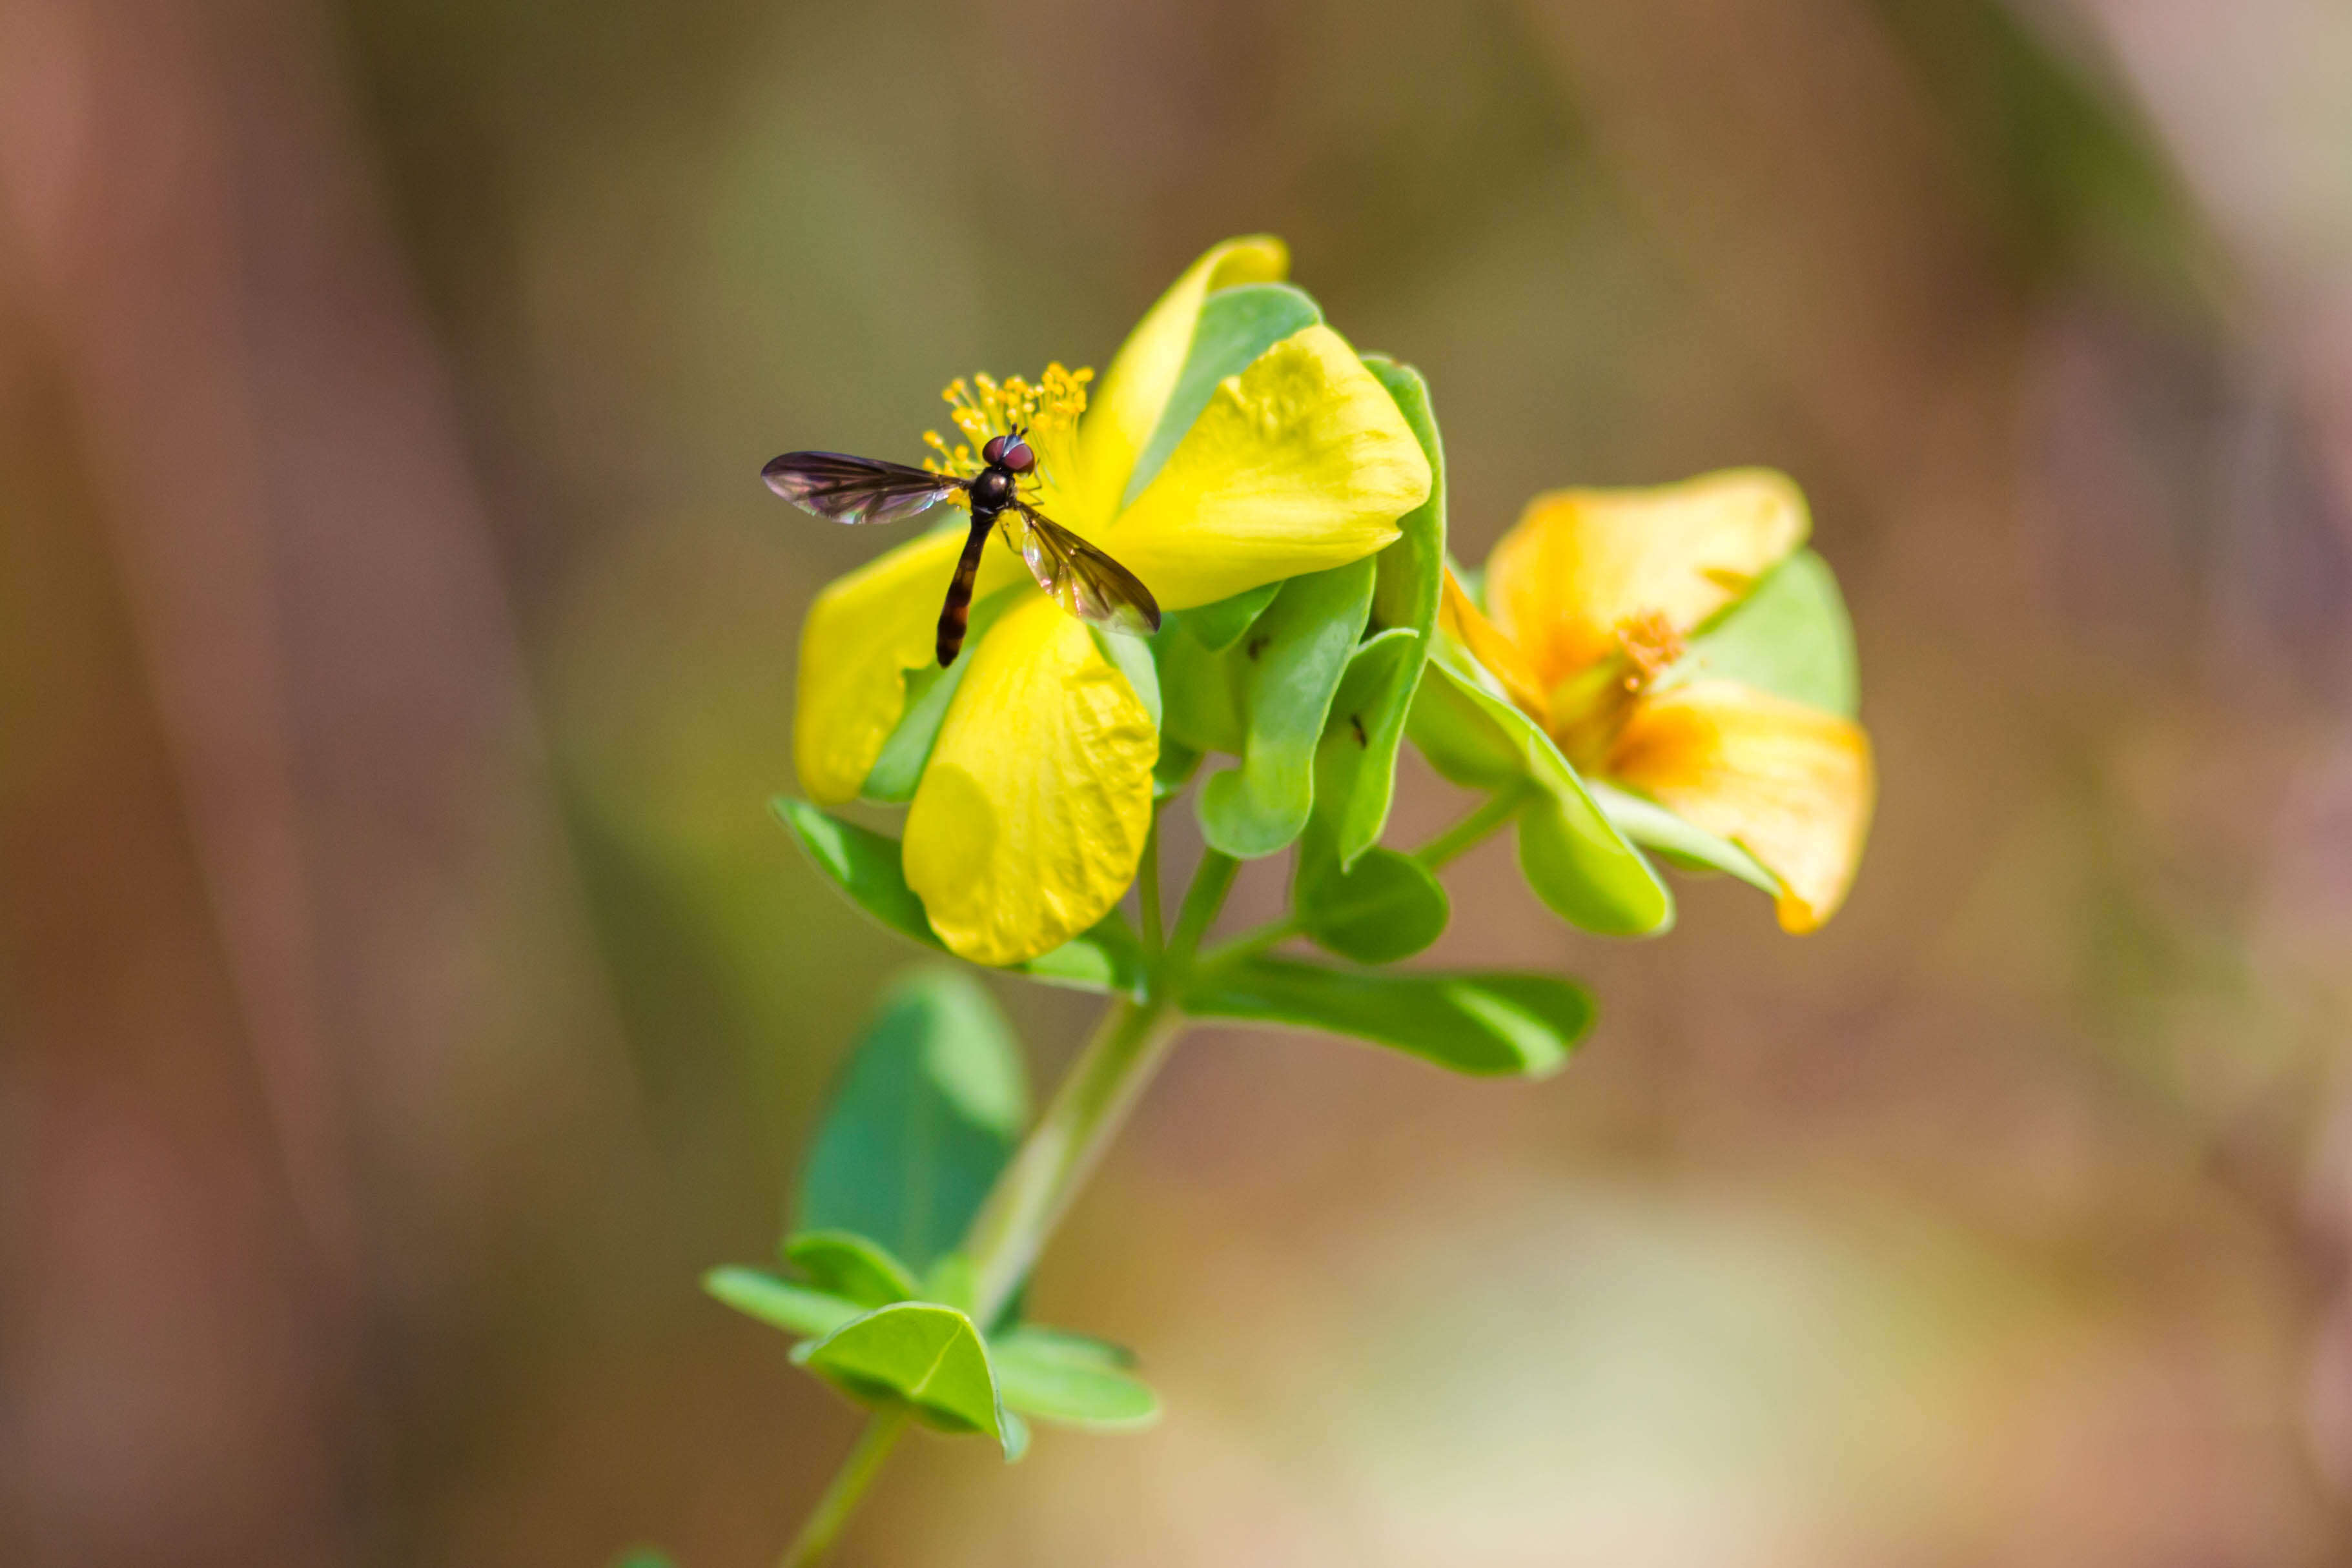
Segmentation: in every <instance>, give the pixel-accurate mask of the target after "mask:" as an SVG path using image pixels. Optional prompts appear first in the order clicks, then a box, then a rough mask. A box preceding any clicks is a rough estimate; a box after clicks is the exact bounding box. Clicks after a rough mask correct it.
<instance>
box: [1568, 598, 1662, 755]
mask: <svg viewBox="0 0 2352 1568" xmlns="http://www.w3.org/2000/svg"><path fill="white" fill-rule="evenodd" d="M1615 635H1616V641H1617V647H1616V649H1615V651H1614V652H1612V653H1610V654H1609V655H1608V656H1607V657H1605V658H1603V659H1601V660H1599V661H1597V662H1595V663H1593V664H1588V665H1586V666H1585V667H1584V668H1583V669H1581V670H1579V671H1578V672H1577V673H1576V674H1573V675H1570V677H1569V678H1568V679H1567V680H1565V681H1562V682H1561V683H1560V684H1559V685H1557V686H1555V687H1554V688H1552V694H1551V723H1550V725H1549V729H1550V730H1551V733H1552V737H1553V738H1554V739H1555V740H1557V741H1559V749H1560V754H1561V755H1562V756H1564V757H1566V758H1568V759H1569V761H1570V763H1572V764H1574V765H1575V766H1576V767H1578V768H1583V769H1586V770H1587V771H1590V770H1591V769H1593V768H1599V767H1600V766H1601V764H1602V763H1603V762H1605V761H1606V760H1607V759H1608V756H1609V748H1610V747H1612V746H1614V745H1615V744H1616V742H1617V737H1618V735H1619V733H1620V732H1622V730H1623V729H1624V727H1625V721H1626V720H1627V719H1629V718H1631V717H1632V716H1633V705H1634V704H1635V703H1636V702H1638V701H1640V700H1641V698H1642V695H1643V694H1644V693H1646V692H1647V691H1649V689H1650V688H1651V687H1652V686H1654V685H1656V684H1657V683H1658V679H1659V677H1660V676H1662V675H1664V674H1665V673H1666V672H1667V671H1668V670H1669V669H1671V668H1673V666H1674V664H1675V661H1676V660H1678V659H1680V658H1681V657H1682V656H1683V652H1684V649H1685V646H1686V645H1687V644H1686V643H1685V642H1684V639H1683V634H1682V633H1681V632H1677V631H1676V630H1675V624H1674V622H1671V621H1669V620H1668V619H1666V617H1665V616H1664V614H1662V613H1660V612H1657V611H1655V610H1644V611H1643V612H1640V613H1639V614H1635V615H1629V616H1627V617H1626V618H1625V619H1624V620H1622V621H1621V622H1618V623H1617V628H1616V633H1615Z"/></svg>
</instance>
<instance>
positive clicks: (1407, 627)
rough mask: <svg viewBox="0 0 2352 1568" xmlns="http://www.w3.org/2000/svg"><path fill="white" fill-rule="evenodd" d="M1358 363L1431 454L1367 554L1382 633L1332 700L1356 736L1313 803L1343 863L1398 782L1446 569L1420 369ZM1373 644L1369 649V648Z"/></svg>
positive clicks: (1438, 471) (1335, 718)
mask: <svg viewBox="0 0 2352 1568" xmlns="http://www.w3.org/2000/svg"><path fill="white" fill-rule="evenodd" d="M1364 365H1365V367H1366V368H1367V369H1368V370H1370V371H1371V372H1372V374H1373V375H1375V376H1377V377H1379V378H1380V381H1381V385H1382V386H1384V387H1386V388H1388V391H1389V395H1390V396H1391V397H1392V398H1394V399H1395V400H1396V405H1397V408H1398V410H1399V411H1400V412H1401V413H1403V415H1404V420H1405V423H1406V424H1407V425H1408V426H1410V427H1411V428H1412V433H1413V435H1414V437H1415V438H1416V439H1417V440H1419V441H1420V443H1421V448H1422V451H1423V453H1425V454H1426V455H1428V458H1429V474H1430V483H1429V499H1428V500H1426V501H1423V503H1422V504H1421V505H1420V506H1419V507H1416V508H1415V509H1413V510H1412V511H1411V512H1408V513H1406V514H1405V515H1404V516H1403V517H1399V518H1398V519H1397V528H1399V529H1400V530H1401V534H1400V537H1399V538H1398V539H1397V541H1396V542H1395V543H1394V544H1392V545H1391V546H1389V547H1388V549H1384V550H1382V551H1381V553H1380V554H1379V555H1378V556H1376V557H1374V558H1373V562H1374V580H1373V586H1372V615H1371V623H1372V625H1373V626H1374V627H1376V628H1380V629H1381V631H1382V632H1383V633H1391V632H1401V633H1405V634H1406V635H1402V636H1388V637H1386V638H1385V640H1384V638H1383V637H1374V638H1372V639H1371V640H1370V641H1368V642H1367V643H1365V644H1364V645H1363V647H1362V648H1360V649H1358V650H1357V653H1356V660H1357V662H1358V663H1359V664H1363V665H1364V666H1365V667H1364V668H1363V669H1362V670H1358V669H1357V668H1355V667H1354V666H1353V665H1351V666H1350V667H1349V671H1348V678H1347V680H1346V682H1345V683H1344V685H1342V687H1341V689H1340V693H1339V698H1338V700H1337V701H1335V702H1334V703H1333V704H1332V709H1331V721H1330V724H1331V727H1333V728H1344V729H1345V730H1347V732H1348V733H1349V735H1350V736H1352V737H1355V739H1356V740H1357V742H1358V749H1357V754H1356V757H1355V758H1354V763H1353V766H1351V767H1349V768H1345V769H1343V770H1340V771H1339V773H1338V774H1337V775H1336V776H1335V777H1330V778H1326V777H1322V776H1318V778H1317V779H1316V781H1315V791H1316V810H1318V811H1320V812H1322V813H1324V814H1325V815H1327V816H1329V817H1330V818H1332V819H1333V823H1334V831H1333V843H1334V846H1335V848H1336V850H1337V852H1338V854H1339V863H1340V865H1341V866H1343V867H1346V866H1352V865H1354V864H1355V863H1356V860H1357V857H1359V856H1360V855H1361V854H1363V853H1364V852H1365V851H1367V850H1369V849H1370V848H1371V847H1372V846H1373V845H1374V844H1376V843H1378V842H1380V839H1381V830H1382V829H1384V828H1385V827H1386V826H1387V825H1388V820H1389V802H1390V800H1391V797H1392V796H1393V795H1394V793H1395V790H1396V758H1397V747H1399V746H1400V745H1401V744H1402V742H1403V739H1404V732H1405V723H1406V720H1407V717H1408V716H1409V715H1410V714H1411V712H1412V697H1413V693H1414V692H1416V691H1418V690H1419V689H1420V686H1421V681H1422V674H1423V669H1424V667H1425V666H1426V665H1427V664H1428V662H1429V649H1430V644H1431V642H1432V640H1433V638H1434V636H1435V632H1436V626H1437V608H1438V603H1439V601H1440V599H1441V597H1442V595H1443V591H1444V570H1445V449H1444V445H1443V444H1442V443H1441V442H1440V441H1439V439H1438V434H1437V419H1436V416H1435V415H1434V414H1433V413H1431V412H1430V406H1429V388H1428V386H1427V384H1426V383H1425V382H1423V380H1422V378H1421V372H1420V371H1415V370H1413V369H1412V367H1411V366H1408V365H1400V364H1398V363H1396V362H1395V361H1392V360H1385V359H1381V358H1380V357H1379V356H1377V355H1374V356H1370V357H1367V358H1366V359H1365V361H1364ZM1373 648H1381V649H1382V650H1383V651H1382V652H1381V653H1380V654H1379V655H1377V656H1374V657H1368V656H1367V655H1368V653H1369V651H1370V650H1371V649H1373Z"/></svg>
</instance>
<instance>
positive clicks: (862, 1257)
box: [784, 1230, 922, 1307]
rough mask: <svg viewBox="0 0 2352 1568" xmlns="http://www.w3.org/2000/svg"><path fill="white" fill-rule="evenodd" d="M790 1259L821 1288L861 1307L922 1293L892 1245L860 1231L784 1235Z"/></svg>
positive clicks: (818, 1231) (804, 1231) (794, 1266)
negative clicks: (867, 1237) (893, 1250)
mask: <svg viewBox="0 0 2352 1568" xmlns="http://www.w3.org/2000/svg"><path fill="white" fill-rule="evenodd" d="M784 1260H785V1261H786V1262H788V1263H790V1264H791V1265H792V1266H793V1268H795V1269H797V1270H800V1271H801V1273H802V1274H803V1276H804V1277H805V1278H806V1279H807V1280H808V1282H809V1283H810V1284H812V1285H814V1286H815V1287H816V1288H817V1289H818V1290H820V1291H829V1292H831V1293H832V1294H834V1295H836V1296H840V1297H843V1298H845V1299H846V1300H848V1301H855V1302H856V1303H857V1304H858V1305H859V1306H860V1307H887V1306H888V1305H889V1304H890V1303H891V1302H892V1301H913V1300H914V1299H915V1297H916V1296H917V1295H919V1294H921V1293H922V1292H920V1291H918V1290H917V1288H916V1285H915V1277H914V1275H913V1274H911V1273H910V1272H908V1269H907V1266H906V1265H905V1264H904V1263H901V1262H899V1261H898V1259H896V1258H894V1257H892V1256H891V1255H890V1251H889V1249H887V1248H886V1247H884V1246H882V1245H881V1244H880V1243H879V1242H877V1241H873V1240H869V1239H866V1237H863V1236H860V1235H858V1234H857V1233H856V1231H854V1230H801V1231H795V1232H794V1233H793V1234H792V1235H791V1236H788V1237H786V1238H785V1239H784Z"/></svg>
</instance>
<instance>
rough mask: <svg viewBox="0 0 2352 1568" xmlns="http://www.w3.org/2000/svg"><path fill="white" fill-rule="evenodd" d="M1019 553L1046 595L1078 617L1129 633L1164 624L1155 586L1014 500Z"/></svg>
mask: <svg viewBox="0 0 2352 1568" xmlns="http://www.w3.org/2000/svg"><path fill="white" fill-rule="evenodd" d="M1005 522H1006V524H1007V525H1008V526H1009V527H1010V528H1012V530H1013V543H1014V545H1016V546H1017V547H1018V548H1019V549H1020V551H1021V559H1024V560H1025V561H1027V562H1028V563H1029V575H1030V576H1032V577H1034V578H1035V579H1036V580H1037V586H1038V587H1040V588H1042V589H1044V590H1045V596H1046V597H1047V598H1048V599H1051V600H1052V601H1054V602H1055V603H1056V604H1058V605H1060V606H1061V607H1062V608H1063V609H1065V610H1066V611H1068V612H1070V613H1071V614H1073V615H1075V616H1076V617H1077V618H1078V619H1079V620H1081V621H1084V622H1088V623H1090V624H1092V625H1096V626H1100V627H1102V628H1103V629H1104V630H1106V631H1109V632H1126V633H1127V634H1128V635H1129V636H1130V637H1142V636H1148V635H1149V634H1150V633H1151V632H1157V631H1159V630H1160V604H1159V601H1156V600H1154V599H1153V598H1152V597H1151V591H1150V589H1148V588H1146V587H1144V586H1143V583H1142V581H1141V580H1139V579H1138V578H1137V577H1136V575H1135V574H1134V573H1133V572H1131V571H1129V570H1127V568H1125V567H1123V566H1121V565H1119V564H1118V562H1117V561H1115V560H1113V559H1110V557H1108V556H1107V555H1105V554H1103V552H1102V551H1100V550H1098V549H1095V547H1094V546H1092V545H1090V544H1088V543H1087V541H1086V540H1084V539H1082V538H1078V536H1077V535H1076V534H1074V533H1072V532H1070V530H1069V529H1067V528H1064V527H1062V525H1061V524H1059V523H1056V522H1055V521H1054V520H1053V519H1052V518H1050V517H1046V516H1045V514H1044V513H1042V512H1039V511H1037V510H1035V509H1034V508H1033V507H1030V506H1029V505H1028V503H1026V502H1024V501H1015V502H1014V503H1013V507H1011V509H1010V510H1009V511H1008V512H1007V513H1006V515H1005Z"/></svg>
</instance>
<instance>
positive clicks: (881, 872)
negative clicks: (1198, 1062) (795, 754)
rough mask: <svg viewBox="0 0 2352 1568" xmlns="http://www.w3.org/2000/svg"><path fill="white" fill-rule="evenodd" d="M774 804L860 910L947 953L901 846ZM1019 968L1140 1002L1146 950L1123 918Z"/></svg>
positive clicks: (810, 811) (791, 804)
mask: <svg viewBox="0 0 2352 1568" xmlns="http://www.w3.org/2000/svg"><path fill="white" fill-rule="evenodd" d="M957 662H958V663H959V664H961V662H962V661H961V660H959V661H957ZM771 803H772V806H773V807H774V809H775V812H776V815H777V816H778V817H779V818H781V819H782V821H783V824H784V826H786V827H787V828H790V829H791V830H792V831H793V837H794V838H796V839H798V840H799V841H800V844H801V848H802V849H803V850H805V851H806V852H808V857H809V859H811V860H812V861H814V862H816V866H817V869H818V870H819V871H822V872H824V873H825V874H826V875H827V876H829V877H831V878H832V879H833V881H834V884H835V886H837V887H839V888H840V889H841V890H842V891H843V892H844V893H845V894H848V895H849V897H850V901H851V902H852V903H854V904H856V905H857V907H859V908H860V909H862V910H864V911H865V912H866V914H868V915H872V916H873V917H874V918H875V919H876V920H877V921H879V922H881V923H882V924H883V925H887V926H888V927H889V928H890V929H891V930H893V931H896V932H897V933H898V935H900V936H910V937H912V938H914V939H915V940H916V941H918V942H920V943H921V944H922V945H923V946H926V947H929V948H931V949H933V950H935V951H938V952H942V953H943V952H945V951H947V948H946V946H945V945H944V944H942V943H941V942H940V939H939V936H937V934H936V933H934V932H933V931H932V930H931V924H930V921H929V918H928V917H927V916H926V915H924V914H923V901H922V900H921V899H919V898H918V897H916V896H915V891H914V889H912V888H910V887H908V885H907V876H906V873H905V871H904V870H903V869H902V868H901V866H900V863H899V858H898V840H896V839H894V838H892V837H890V836H889V835H888V834H887V833H877V832H875V831H872V830H871V829H869V828H861V827H858V826H857V825H856V824H855V823H853V822H845V821H842V820H841V819H840V818H838V817H835V816H830V815H828V814H827V813H825V812H824V811H821V810H817V809H816V808H815V807H814V806H812V805H810V804H809V803H808V802H807V801H805V800H793V798H792V797H790V796H788V795H779V796H777V797H776V799H775V800H773V801H772V802H771ZM1012 971H1013V973H1016V974H1022V975H1026V976H1028V977H1030V978H1031V979H1033V980H1042V981H1045V983H1046V984H1048V985H1055V986H1067V987H1070V988H1073V989H1076V990H1081V991H1104V992H1110V993H1113V994H1117V995H1122V996H1134V995H1136V994H1137V993H1138V992H1139V989H1140V988H1141V987H1142V984H1143V952H1142V948H1141V946H1139V944H1138V943H1137V941H1136V937H1135V933H1134V932H1133V931H1131V930H1129V928H1128V925H1127V923H1126V922H1125V921H1123V920H1121V919H1120V918H1119V916H1118V913H1117V912H1116V911H1114V912H1113V913H1111V914H1109V915H1105V916H1103V918H1102V919H1101V920H1100V921H1099V922H1097V924H1096V925H1094V927H1093V928H1092V929H1090V930H1088V931H1087V932H1086V933H1085V934H1084V935H1082V936H1074V937H1072V938H1071V939H1070V940H1069V941H1067V942H1065V943H1064V944H1062V946H1059V947H1056V948H1055V949H1054V950H1053V951H1052V952H1050V953H1046V954H1043V955H1041V956H1038V957H1034V958H1032V959H1030V960H1029V961H1028V962H1027V963H1024V964H1015V965H1013V966H1012Z"/></svg>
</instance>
